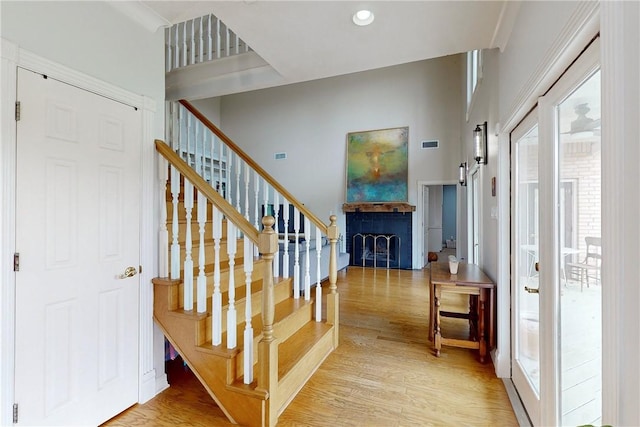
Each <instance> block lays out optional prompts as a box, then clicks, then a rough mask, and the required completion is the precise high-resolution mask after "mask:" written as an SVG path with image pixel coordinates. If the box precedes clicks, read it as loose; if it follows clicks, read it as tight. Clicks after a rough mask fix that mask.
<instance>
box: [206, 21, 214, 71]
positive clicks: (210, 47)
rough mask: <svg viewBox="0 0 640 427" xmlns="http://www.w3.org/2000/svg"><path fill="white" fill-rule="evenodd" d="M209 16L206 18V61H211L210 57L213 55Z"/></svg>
mask: <svg viewBox="0 0 640 427" xmlns="http://www.w3.org/2000/svg"><path fill="white" fill-rule="evenodd" d="M211 16H212V15H211V14H209V15H208V16H207V59H208V60H209V61H211V55H212V54H213V40H212V39H211V31H212V28H211Z"/></svg>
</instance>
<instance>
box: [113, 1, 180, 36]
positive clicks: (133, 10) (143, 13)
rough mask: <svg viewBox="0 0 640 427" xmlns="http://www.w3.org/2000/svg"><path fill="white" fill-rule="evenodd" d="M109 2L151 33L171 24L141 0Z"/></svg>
mask: <svg viewBox="0 0 640 427" xmlns="http://www.w3.org/2000/svg"><path fill="white" fill-rule="evenodd" d="M107 4H108V5H109V6H111V7H113V8H114V9H115V10H117V11H118V12H120V13H122V14H123V15H124V16H126V17H127V18H129V19H131V20H132V21H134V22H136V23H138V24H140V25H141V26H142V27H143V28H144V29H145V30H147V31H149V32H151V33H155V32H156V31H158V30H159V29H160V28H165V27H170V26H171V22H169V21H168V20H166V19H165V18H163V17H162V16H160V15H158V14H157V13H156V12H155V11H153V10H152V9H151V8H150V7H148V6H146V5H145V4H143V3H142V2H141V1H108V2H107Z"/></svg>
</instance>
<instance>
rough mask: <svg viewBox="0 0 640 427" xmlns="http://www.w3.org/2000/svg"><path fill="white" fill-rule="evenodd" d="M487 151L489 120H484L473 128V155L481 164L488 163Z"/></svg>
mask: <svg viewBox="0 0 640 427" xmlns="http://www.w3.org/2000/svg"><path fill="white" fill-rule="evenodd" d="M487 151H488V149H487V122H484V123H483V124H480V125H476V128H475V129H474V130H473V157H474V158H475V159H476V161H477V162H478V164H479V165H480V164H482V165H486V164H487V156H488V154H489V153H488V152H487Z"/></svg>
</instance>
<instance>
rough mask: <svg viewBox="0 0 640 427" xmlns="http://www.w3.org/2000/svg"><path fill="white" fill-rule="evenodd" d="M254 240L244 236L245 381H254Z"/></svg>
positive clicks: (248, 382) (247, 382)
mask: <svg viewBox="0 0 640 427" xmlns="http://www.w3.org/2000/svg"><path fill="white" fill-rule="evenodd" d="M253 246H254V245H253V242H251V240H249V238H248V237H247V236H246V235H245V236H244V274H245V279H244V283H245V287H246V290H247V291H246V297H245V308H244V322H245V324H244V383H245V384H251V383H252V382H253V326H252V325H251V318H252V317H253V312H252V310H251V305H252V304H251V273H252V272H253Z"/></svg>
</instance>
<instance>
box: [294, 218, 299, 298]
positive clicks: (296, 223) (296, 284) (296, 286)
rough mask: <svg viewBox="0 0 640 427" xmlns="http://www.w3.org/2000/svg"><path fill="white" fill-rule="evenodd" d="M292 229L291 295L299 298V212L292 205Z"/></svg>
mask: <svg viewBox="0 0 640 427" xmlns="http://www.w3.org/2000/svg"><path fill="white" fill-rule="evenodd" d="M293 231H294V233H295V234H294V236H295V239H296V240H295V242H296V244H295V246H294V248H295V251H294V255H293V297H294V298H295V299H298V298H300V213H299V212H298V208H296V207H295V206H294V207H293Z"/></svg>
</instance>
